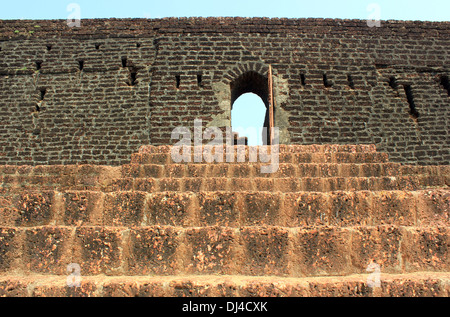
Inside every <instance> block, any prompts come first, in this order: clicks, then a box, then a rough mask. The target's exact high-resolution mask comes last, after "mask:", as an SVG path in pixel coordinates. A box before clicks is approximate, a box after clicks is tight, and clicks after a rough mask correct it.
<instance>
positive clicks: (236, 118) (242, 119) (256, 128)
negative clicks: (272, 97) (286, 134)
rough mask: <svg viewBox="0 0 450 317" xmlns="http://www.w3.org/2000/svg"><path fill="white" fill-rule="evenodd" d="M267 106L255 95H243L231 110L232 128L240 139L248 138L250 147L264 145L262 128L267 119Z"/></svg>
mask: <svg viewBox="0 0 450 317" xmlns="http://www.w3.org/2000/svg"><path fill="white" fill-rule="evenodd" d="M266 112H267V109H266V105H265V104H264V102H263V101H262V99H261V98H260V97H259V96H258V95H256V94H254V93H251V92H249V93H245V94H243V95H241V96H240V97H239V98H238V99H236V101H235V102H234V104H233V109H232V110H231V126H232V128H233V129H232V130H233V132H237V133H238V135H239V137H246V138H247V140H248V145H263V144H264V142H263V137H262V133H263V131H262V128H263V126H264V120H265V117H266Z"/></svg>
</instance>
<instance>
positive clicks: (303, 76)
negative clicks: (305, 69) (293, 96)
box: [300, 74, 306, 87]
mask: <svg viewBox="0 0 450 317" xmlns="http://www.w3.org/2000/svg"><path fill="white" fill-rule="evenodd" d="M300 82H301V84H302V86H303V87H305V86H306V76H305V74H300Z"/></svg>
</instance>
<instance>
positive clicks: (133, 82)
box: [127, 67, 138, 86]
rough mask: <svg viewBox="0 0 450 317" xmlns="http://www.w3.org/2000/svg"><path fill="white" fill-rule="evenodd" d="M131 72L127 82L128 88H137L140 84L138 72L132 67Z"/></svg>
mask: <svg viewBox="0 0 450 317" xmlns="http://www.w3.org/2000/svg"><path fill="white" fill-rule="evenodd" d="M129 71H130V75H129V80H128V81H127V85H128V86H136V85H137V84H138V81H137V73H138V70H137V69H136V68H135V67H130V68H129Z"/></svg>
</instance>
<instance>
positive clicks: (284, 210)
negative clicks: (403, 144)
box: [0, 145, 450, 296]
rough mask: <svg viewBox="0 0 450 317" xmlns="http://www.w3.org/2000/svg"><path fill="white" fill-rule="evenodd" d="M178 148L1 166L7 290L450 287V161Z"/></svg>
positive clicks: (1, 246) (419, 290) (337, 291)
mask: <svg viewBox="0 0 450 317" xmlns="http://www.w3.org/2000/svg"><path fill="white" fill-rule="evenodd" d="M172 149H173V147H170V146H161V147H154V146H144V147H141V149H140V151H139V153H136V154H134V155H133V156H132V158H131V162H130V164H125V165H122V166H116V167H111V166H96V165H71V166H8V165H4V166H0V182H1V187H0V295H6V296H20V294H23V295H24V296H72V295H73V296H88V295H91V296H114V295H115V296H136V295H137V296H148V295H156V296H182V295H187V296H195V295H198V296H247V295H248V296H254V295H255V296H261V295H263V296H275V295H282V296H336V295H338V296H380V294H381V295H382V296H402V295H405V294H410V295H412V296H448V294H449V285H450V282H449V280H450V277H449V275H450V273H448V272H449V271H450V261H449V256H448V254H449V245H450V234H449V233H450V229H449V228H450V226H449V224H450V219H449V213H450V190H449V187H448V186H449V183H450V168H449V166H407V165H400V164H395V163H391V162H389V161H388V157H387V155H386V154H385V153H378V152H376V148H375V147H374V146H371V145H305V146H284V145H282V146H280V147H279V151H280V152H279V162H280V163H279V165H278V166H277V167H278V169H277V171H276V172H275V173H269V174H264V173H261V168H262V167H263V166H266V165H267V162H268V161H267V160H265V159H267V157H266V158H264V157H262V159H261V160H260V161H259V162H254V163H252V162H250V158H252V155H251V153H252V151H253V150H254V149H255V148H254V147H248V146H246V147H239V146H238V147H235V148H234V149H243V153H244V155H243V161H244V162H237V160H235V161H233V162H230V163H228V162H225V163H217V162H216V163H207V162H205V161H201V162H197V163H196V162H192V163H176V162H174V161H173V160H172V159H171V151H172ZM196 149H198V148H191V150H192V152H193V154H192V157H194V158H195V157H196V156H195V155H194V152H195V150H196ZM201 149H202V150H203V149H205V148H204V147H202V148H201ZM231 157H232V158H235V159H237V157H238V155H237V153H236V154H233V155H232V156H231ZM373 262H375V263H377V264H378V265H379V266H380V270H381V281H382V283H381V287H375V288H373V287H371V286H370V285H368V281H367V277H368V275H369V273H368V271H367V269H368V266H369V265H370V264H371V263H373ZM71 264H76V265H79V267H80V275H81V277H82V281H83V282H82V285H81V287H76V288H71V287H69V286H68V285H67V276H68V274H69V273H68V270H67V268H68V266H69V265H71ZM69 272H70V271H69Z"/></svg>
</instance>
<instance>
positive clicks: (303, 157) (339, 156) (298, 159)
mask: <svg viewBox="0 0 450 317" xmlns="http://www.w3.org/2000/svg"><path fill="white" fill-rule="evenodd" d="M191 154H192V155H191V156H190V157H189V159H187V161H184V162H177V161H176V160H174V158H173V157H172V155H171V154H170V153H135V154H132V155H131V163H132V164H160V165H165V164H171V163H185V164H188V163H202V162H205V161H206V162H208V163H223V162H226V163H228V164H239V163H245V162H247V163H263V164H264V163H265V164H266V165H269V163H271V162H275V159H274V158H273V157H271V155H264V156H263V157H260V156H255V157H253V158H252V157H251V156H250V155H249V153H244V154H243V155H242V156H240V155H238V154H237V153H235V155H231V156H230V157H229V158H227V157H226V156H225V155H222V156H221V159H220V161H212V159H209V161H208V160H207V159H205V157H203V156H202V155H198V156H196V155H195V154H194V153H191ZM388 160H389V157H388V155H387V154H386V153H379V152H357V153H350V152H330V153H321V152H319V153H315V152H311V153H308V152H301V153H289V152H287V153H279V155H278V156H277V159H276V162H277V163H291V164H301V163H387V162H388Z"/></svg>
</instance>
